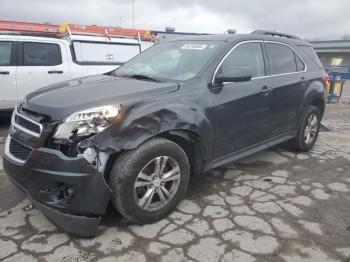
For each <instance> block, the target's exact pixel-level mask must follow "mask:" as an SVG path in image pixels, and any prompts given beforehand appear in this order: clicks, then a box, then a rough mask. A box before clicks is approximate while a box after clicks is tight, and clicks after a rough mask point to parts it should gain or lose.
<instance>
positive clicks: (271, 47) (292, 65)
mask: <svg viewBox="0 0 350 262" xmlns="http://www.w3.org/2000/svg"><path fill="white" fill-rule="evenodd" d="M266 48H267V52H268V55H269V59H270V65H271V71H272V74H273V75H277V74H286V73H293V72H297V71H298V68H297V63H296V61H295V55H294V51H293V50H292V49H290V48H289V47H288V46H285V45H281V44H274V43H267V44H266Z"/></svg>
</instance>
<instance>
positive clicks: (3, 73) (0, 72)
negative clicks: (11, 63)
mask: <svg viewBox="0 0 350 262" xmlns="http://www.w3.org/2000/svg"><path fill="white" fill-rule="evenodd" d="M0 74H1V75H9V74H10V72H9V71H0Z"/></svg>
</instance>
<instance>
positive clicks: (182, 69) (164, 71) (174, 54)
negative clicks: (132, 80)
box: [113, 41, 222, 81]
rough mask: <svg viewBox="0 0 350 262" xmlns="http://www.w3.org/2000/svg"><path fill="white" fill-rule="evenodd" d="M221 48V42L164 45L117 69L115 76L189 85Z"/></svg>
mask: <svg viewBox="0 0 350 262" xmlns="http://www.w3.org/2000/svg"><path fill="white" fill-rule="evenodd" d="M221 44H222V43H221V42H219V41H176V42H162V43H160V44H157V45H155V46H154V47H152V48H150V49H148V50H146V51H145V52H143V53H141V54H139V55H138V56H136V57H135V58H133V59H132V60H130V61H129V62H127V63H126V64H124V65H123V66H121V67H119V68H118V69H116V70H115V71H114V72H113V75H115V76H130V77H133V76H137V77H140V76H146V77H148V78H152V79H155V80H162V79H163V80H174V81H185V80H188V79H190V78H193V77H195V76H197V74H198V73H199V72H200V71H201V69H202V68H203V67H204V66H205V64H206V63H207V62H208V61H209V59H210V58H211V57H212V56H213V54H214V53H215V52H216V51H217V50H218V48H219V47H220V46H221Z"/></svg>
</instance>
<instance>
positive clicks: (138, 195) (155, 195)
mask: <svg viewBox="0 0 350 262" xmlns="http://www.w3.org/2000/svg"><path fill="white" fill-rule="evenodd" d="M180 179H181V170H180V166H179V164H178V163H177V161H176V160H175V159H173V158H172V157H169V156H160V157H156V158H154V159H152V160H151V161H150V162H148V163H147V164H146V165H145V166H144V167H143V168H142V170H141V171H140V173H139V174H138V175H137V177H136V180H135V184H134V199H135V202H136V204H137V205H138V206H139V207H140V208H141V209H143V210H146V211H155V210H159V209H161V208H162V207H164V206H165V205H167V204H168V203H169V202H170V200H171V199H172V198H173V197H174V196H175V194H176V192H177V190H178V188H179V184H180Z"/></svg>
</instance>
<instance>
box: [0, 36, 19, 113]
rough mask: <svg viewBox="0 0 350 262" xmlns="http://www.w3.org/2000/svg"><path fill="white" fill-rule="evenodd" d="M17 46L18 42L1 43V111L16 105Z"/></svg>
mask: <svg viewBox="0 0 350 262" xmlns="http://www.w3.org/2000/svg"><path fill="white" fill-rule="evenodd" d="M16 46H17V42H13V41H0V83H1V85H0V110H1V109H12V108H14V105H15V103H16V99H17V90H16V52H17V49H16Z"/></svg>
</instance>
